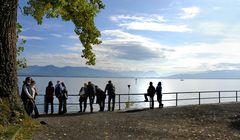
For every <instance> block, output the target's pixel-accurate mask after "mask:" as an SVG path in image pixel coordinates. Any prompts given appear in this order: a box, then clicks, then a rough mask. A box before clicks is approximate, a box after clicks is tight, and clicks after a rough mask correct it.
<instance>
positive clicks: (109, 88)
mask: <svg viewBox="0 0 240 140" xmlns="http://www.w3.org/2000/svg"><path fill="white" fill-rule="evenodd" d="M106 92H108V94H107V95H108V111H110V109H111V107H110V106H111V100H112V111H114V107H115V87H114V85H113V84H112V81H111V80H109V81H108V84H107V85H106V87H105V91H104V93H106Z"/></svg>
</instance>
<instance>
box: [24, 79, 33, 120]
mask: <svg viewBox="0 0 240 140" xmlns="http://www.w3.org/2000/svg"><path fill="white" fill-rule="evenodd" d="M31 80H32V78H31V77H26V79H25V81H24V82H23V86H22V93H21V99H22V101H23V105H24V108H25V110H26V112H27V114H28V115H29V116H32V112H33V108H34V98H33V96H32V89H31V85H30V84H31Z"/></svg>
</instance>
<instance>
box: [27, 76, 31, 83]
mask: <svg viewBox="0 0 240 140" xmlns="http://www.w3.org/2000/svg"><path fill="white" fill-rule="evenodd" d="M31 80H32V78H31V77H29V76H28V77H26V79H25V83H26V84H31Z"/></svg>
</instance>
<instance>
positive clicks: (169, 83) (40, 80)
mask: <svg viewBox="0 0 240 140" xmlns="http://www.w3.org/2000/svg"><path fill="white" fill-rule="evenodd" d="M24 79H25V77H19V90H20V92H21V87H22V82H23V81H24ZM33 79H34V80H35V81H36V82H37V90H38V93H39V94H40V95H44V94H45V89H46V86H47V84H48V81H50V80H51V81H52V82H53V83H54V85H55V84H56V82H57V80H60V81H64V82H65V84H66V86H67V89H68V92H69V94H70V95H78V92H79V89H80V88H81V87H82V86H83V84H84V83H87V82H88V81H91V82H92V83H94V84H95V85H98V86H99V87H100V88H101V89H103V90H104V89H105V85H106V84H107V82H108V80H111V81H112V83H113V84H114V85H115V88H116V94H126V96H121V97H120V100H121V102H123V101H128V100H129V101H143V100H144V97H143V95H135V96H128V95H127V94H128V93H131V94H136V93H137V94H139V93H142V94H143V93H146V91H147V88H148V85H149V82H150V81H152V82H153V85H154V86H155V87H156V86H157V83H158V82H159V81H161V82H162V88H163V93H168V92H192V91H223V90H240V79H185V80H183V81H182V80H180V79H157V78H155V79H150V78H82V77H76V78H75V77H33ZM128 85H131V87H130V90H129V89H128ZM239 94H240V93H239ZM224 96H236V93H235V92H224V93H221V97H224ZM207 97H218V93H217V92H216V93H204V94H201V98H207ZM183 98H198V94H197V93H195V94H179V95H178V99H183ZM155 99H156V97H155ZM169 99H176V95H175V94H165V95H164V94H163V100H169ZM78 100H79V96H70V97H69V98H68V101H67V102H68V104H71V105H68V112H76V111H79V105H78V103H79V101H78ZM106 101H107V99H106ZM118 101H119V97H118V96H116V102H118ZM218 101H219V100H218V99H210V100H209V99H208V100H201V103H217V102H218ZM232 101H236V99H235V98H226V99H225V98H224V99H221V102H232ZM43 103H44V97H43V96H38V97H37V104H39V105H38V109H39V111H40V112H41V113H43ZM54 103H55V104H56V105H55V107H54V108H55V110H54V112H55V113H56V112H57V111H58V110H57V103H58V100H57V98H54ZM163 104H164V106H175V105H176V102H175V101H164V102H163ZM188 104H198V100H188V101H186V100H184V101H179V102H178V105H188ZM106 106H107V104H106ZM120 106H121V109H124V108H126V105H125V104H121V105H120ZM146 107H149V103H144V102H143V103H134V104H132V105H131V107H130V108H146ZM155 107H158V103H157V102H156V103H155ZM115 108H116V109H118V108H119V106H118V103H116V107H115ZM87 109H89V106H88V107H87ZM98 110H99V107H98V105H94V111H98Z"/></svg>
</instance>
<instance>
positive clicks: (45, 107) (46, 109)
mask: <svg viewBox="0 0 240 140" xmlns="http://www.w3.org/2000/svg"><path fill="white" fill-rule="evenodd" d="M44 112H45V114H46V115H47V114H48V102H47V98H46V97H45V99H44Z"/></svg>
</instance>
